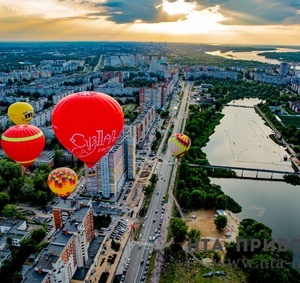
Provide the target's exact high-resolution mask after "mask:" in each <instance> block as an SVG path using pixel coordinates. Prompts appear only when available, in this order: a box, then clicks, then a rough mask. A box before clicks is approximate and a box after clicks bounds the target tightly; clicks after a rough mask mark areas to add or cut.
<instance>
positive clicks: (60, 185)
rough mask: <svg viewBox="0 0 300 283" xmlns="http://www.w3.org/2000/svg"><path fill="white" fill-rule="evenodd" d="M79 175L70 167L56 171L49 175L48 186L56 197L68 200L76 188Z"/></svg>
mask: <svg viewBox="0 0 300 283" xmlns="http://www.w3.org/2000/svg"><path fill="white" fill-rule="evenodd" d="M77 181H78V176H77V174H76V173H75V172H74V171H73V170H72V169H70V168H68V167H60V168H56V169H54V170H53V171H52V172H50V174H49V175H48V180H47V183H48V186H49V188H50V189H51V191H52V192H54V193H55V194H56V195H58V196H60V197H62V198H67V197H68V196H69V195H70V194H71V193H72V192H73V191H74V190H75V188H76V185H77Z"/></svg>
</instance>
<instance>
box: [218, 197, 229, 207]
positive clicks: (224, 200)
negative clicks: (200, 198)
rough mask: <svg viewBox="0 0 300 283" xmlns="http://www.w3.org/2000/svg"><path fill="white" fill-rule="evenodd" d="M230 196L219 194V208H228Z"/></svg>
mask: <svg viewBox="0 0 300 283" xmlns="http://www.w3.org/2000/svg"><path fill="white" fill-rule="evenodd" d="M227 202H228V198H227V196H226V195H223V194H222V195H219V196H218V197H217V199H216V207H217V208H218V209H226V208H227Z"/></svg>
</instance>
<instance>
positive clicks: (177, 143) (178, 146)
mask: <svg viewBox="0 0 300 283" xmlns="http://www.w3.org/2000/svg"><path fill="white" fill-rule="evenodd" d="M168 146H169V148H170V150H171V152H172V153H173V154H174V156H176V158H177V159H178V160H179V159H180V158H181V157H182V156H183V155H184V154H185V153H186V152H187V151H188V150H189V148H190V147H191V140H190V138H189V137H188V136H186V135H184V134H174V135H172V136H170V138H169V139H168Z"/></svg>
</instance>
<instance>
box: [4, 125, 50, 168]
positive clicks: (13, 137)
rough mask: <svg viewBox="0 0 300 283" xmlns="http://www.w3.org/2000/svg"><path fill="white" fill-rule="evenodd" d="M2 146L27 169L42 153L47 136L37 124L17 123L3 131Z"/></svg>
mask: <svg viewBox="0 0 300 283" xmlns="http://www.w3.org/2000/svg"><path fill="white" fill-rule="evenodd" d="M1 146H2V148H3V150H4V152H5V153H6V154H7V155H8V156H9V157H10V158H11V159H12V160H14V161H16V162H17V163H20V164H21V165H23V166H24V167H25V168H26V169H27V168H28V167H29V166H30V165H31V164H33V162H34V161H35V160H36V159H37V158H38V157H39V155H40V154H41V152H42V150H43V148H44V146H45V136H44V133H43V132H42V130H41V129H39V128H38V127H36V126H33V125H27V124H23V125H15V126H12V127H10V128H8V129H7V130H6V131H5V132H4V133H3V135H2V137H1Z"/></svg>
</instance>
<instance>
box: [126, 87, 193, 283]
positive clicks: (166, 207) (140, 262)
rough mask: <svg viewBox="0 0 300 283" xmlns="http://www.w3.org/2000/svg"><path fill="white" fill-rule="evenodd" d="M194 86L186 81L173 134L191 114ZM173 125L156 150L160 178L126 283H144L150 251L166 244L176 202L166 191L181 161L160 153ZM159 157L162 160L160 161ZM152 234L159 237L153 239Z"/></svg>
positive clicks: (134, 251) (134, 248)
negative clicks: (192, 89)
mask: <svg viewBox="0 0 300 283" xmlns="http://www.w3.org/2000/svg"><path fill="white" fill-rule="evenodd" d="M191 87H192V84H189V83H187V84H186V85H185V89H184V93H183V97H182V102H181V104H180V108H179V110H178V113H177V115H174V116H173V117H174V118H173V121H174V127H173V131H172V134H174V133H179V132H182V131H183V130H182V129H183V128H184V126H185V120H186V118H187V114H188V112H187V111H188V104H189V93H190V90H191ZM172 107H175V101H174V100H173V101H172V102H171V107H170V109H172ZM170 112H171V111H170ZM176 116H177V118H176ZM170 127H171V122H170V123H169V125H168V128H167V130H166V131H165V133H164V136H163V139H162V143H161V145H160V147H159V149H158V152H157V160H156V163H155V164H156V168H155V172H156V174H157V175H158V177H159V178H158V181H157V183H156V186H155V189H154V192H153V195H152V199H151V202H150V205H149V208H148V211H147V214H146V216H145V218H144V219H143V222H142V223H143V224H144V227H143V228H142V230H141V235H140V238H139V239H138V241H137V242H136V243H135V246H134V247H133V248H132V250H131V255H130V264H129V267H128V269H127V272H126V276H125V281H124V282H126V283H136V282H144V280H145V277H144V276H146V274H147V270H148V265H147V261H148V258H149V256H150V251H152V250H153V249H156V250H161V249H163V247H164V245H165V241H166V237H167V228H168V226H169V221H170V217H171V211H172V205H173V203H172V202H173V201H172V198H169V201H168V203H165V202H164V196H165V195H166V194H167V192H168V188H170V190H172V189H173V184H174V180H175V175H176V170H177V162H178V161H177V160H175V157H174V156H173V155H172V153H171V152H170V150H169V149H167V150H166V152H165V154H162V153H161V152H162V148H163V145H164V143H165V141H166V140H167V138H168V129H169V128H170ZM158 158H160V159H162V160H163V161H162V162H160V161H158ZM163 212H164V213H163ZM158 230H160V233H158ZM155 231H156V232H155ZM149 237H151V239H150V238H149ZM153 237H155V238H156V239H155V240H154V241H153ZM145 271H146V273H145ZM159 273H160V268H159V267H158V269H156V270H154V274H152V278H153V276H154V277H156V275H158V276H159ZM156 279H157V278H155V279H154V280H155V281H154V282H156Z"/></svg>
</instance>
